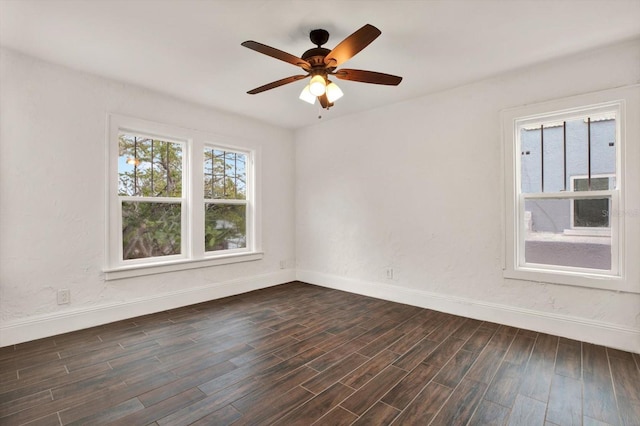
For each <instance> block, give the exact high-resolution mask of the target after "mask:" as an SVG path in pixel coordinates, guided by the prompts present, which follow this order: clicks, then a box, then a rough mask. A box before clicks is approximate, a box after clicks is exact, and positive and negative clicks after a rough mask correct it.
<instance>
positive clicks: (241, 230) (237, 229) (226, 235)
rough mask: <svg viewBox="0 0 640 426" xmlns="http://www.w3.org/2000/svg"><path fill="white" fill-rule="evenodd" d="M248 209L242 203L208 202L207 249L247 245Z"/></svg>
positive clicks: (206, 215)
mask: <svg viewBox="0 0 640 426" xmlns="http://www.w3.org/2000/svg"><path fill="white" fill-rule="evenodd" d="M246 210H247V209H246V206H245V205H242V204H207V205H206V207H205V251H216V250H228V249H235V248H244V247H246V246H247V238H246V235H247V234H246V227H247V214H246Z"/></svg>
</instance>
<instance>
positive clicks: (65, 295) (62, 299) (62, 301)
mask: <svg viewBox="0 0 640 426" xmlns="http://www.w3.org/2000/svg"><path fill="white" fill-rule="evenodd" d="M69 303H71V290H69V289H67V288H63V289H60V290H58V305H68V304H69Z"/></svg>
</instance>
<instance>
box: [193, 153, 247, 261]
mask: <svg viewBox="0 0 640 426" xmlns="http://www.w3.org/2000/svg"><path fill="white" fill-rule="evenodd" d="M248 161H249V153H247V152H240V151H236V150H229V149H227V148H220V147H211V146H207V147H205V149H204V169H203V170H204V197H205V201H204V210H205V214H204V216H205V230H204V232H205V236H204V242H205V252H207V253H210V252H221V251H242V250H245V249H246V248H247V244H248V241H247V237H248V235H247V222H248V220H249V215H250V205H249V202H248V193H249V192H250V179H249V177H250V176H249V175H248V173H247V163H248Z"/></svg>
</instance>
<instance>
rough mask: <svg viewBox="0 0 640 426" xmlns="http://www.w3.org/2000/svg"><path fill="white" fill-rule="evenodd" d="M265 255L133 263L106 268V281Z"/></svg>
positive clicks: (238, 261) (250, 254)
mask: <svg viewBox="0 0 640 426" xmlns="http://www.w3.org/2000/svg"><path fill="white" fill-rule="evenodd" d="M263 257H264V253H263V252H251V253H240V254H237V253H236V254H228V255H223V256H216V257H209V258H204V259H197V260H194V259H180V260H174V261H167V262H158V263H153V264H148V265H131V266H122V267H117V268H111V269H105V270H104V271H103V272H104V277H105V280H106V281H112V280H120V279H123V278H132V277H141V276H144V275H154V274H161V273H164V272H175V271H184V270H187V269H197V268H207V267H209V266H219V265H228V264H232V263H240V262H252V261H255V260H260V259H262V258H263Z"/></svg>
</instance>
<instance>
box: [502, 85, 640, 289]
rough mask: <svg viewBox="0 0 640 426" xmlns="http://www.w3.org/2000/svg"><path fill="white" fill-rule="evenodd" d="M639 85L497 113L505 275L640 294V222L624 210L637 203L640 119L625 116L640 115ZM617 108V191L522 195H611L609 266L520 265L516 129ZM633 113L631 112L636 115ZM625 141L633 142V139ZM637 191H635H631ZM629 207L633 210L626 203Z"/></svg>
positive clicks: (522, 223)
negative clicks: (607, 269)
mask: <svg viewBox="0 0 640 426" xmlns="http://www.w3.org/2000/svg"><path fill="white" fill-rule="evenodd" d="M639 89H640V85H633V86H627V87H623V88H617V89H611V90H605V91H602V92H596V93H590V94H586V95H580V96H575V97H571V98H564V99H559V100H554V101H550V102H544V103H540V104H534V105H527V106H523V107H517V108H510V109H506V110H503V111H501V114H500V116H501V121H502V133H503V165H504V167H503V170H504V174H503V182H504V213H503V214H504V216H503V223H504V234H503V242H504V244H503V271H504V272H503V276H504V278H507V279H517V280H526V281H537V282H546V283H553V284H565V285H573V286H580V287H591V288H599V289H607V290H615V291H626V292H633V293H640V262H637V259H639V258H640V250H639V248H638V247H637V246H638V240H639V239H640V224H639V223H637V222H639V221H637V220H636V221H633V220H626V212H628V211H636V210H635V209H636V208H637V207H635V206H637V205H638V204H639V203H640V196H639V194H640V184H639V183H638V178H640V171H639V170H637V169H640V168H639V167H637V164H639V163H638V161H640V143H639V142H640V123H639V122H638V120H627V119H626V117H638V116H640V90H639ZM611 110H615V111H616V121H617V128H618V134H617V135H616V144H617V150H616V151H617V152H616V156H617V157H616V174H617V179H616V189H614V190H610V191H584V192H583V191H579V192H571V193H568V192H558V193H542V194H533V195H532V194H526V198H529V199H535V198H538V199H554V198H555V199H560V198H593V197H610V198H611V212H617V213H618V214H611V216H610V223H611V232H612V248H611V250H612V269H611V271H599V270H594V269H584V268H569V267H557V266H554V265H536V264H526V263H524V241H525V239H524V235H525V233H526V229H525V227H526V223H525V214H524V199H525V194H522V193H521V185H520V164H521V155H520V153H521V149H520V145H519V144H520V135H519V132H518V128H519V127H521V126H524V125H527V124H528V123H531V124H533V123H539V122H545V121H549V122H551V121H558V120H560V121H562V120H571V119H575V118H580V117H582V116H584V115H585V114H591V115H596V114H598V113H599V112H607V111H611ZM634 114H635V115H634ZM627 141H632V142H633V143H631V142H629V143H627ZM626 164H633V166H632V167H631V168H627V167H625V166H626ZM634 191H635V192H634ZM626 205H631V206H633V207H632V210H626V209H625V206H626Z"/></svg>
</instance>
